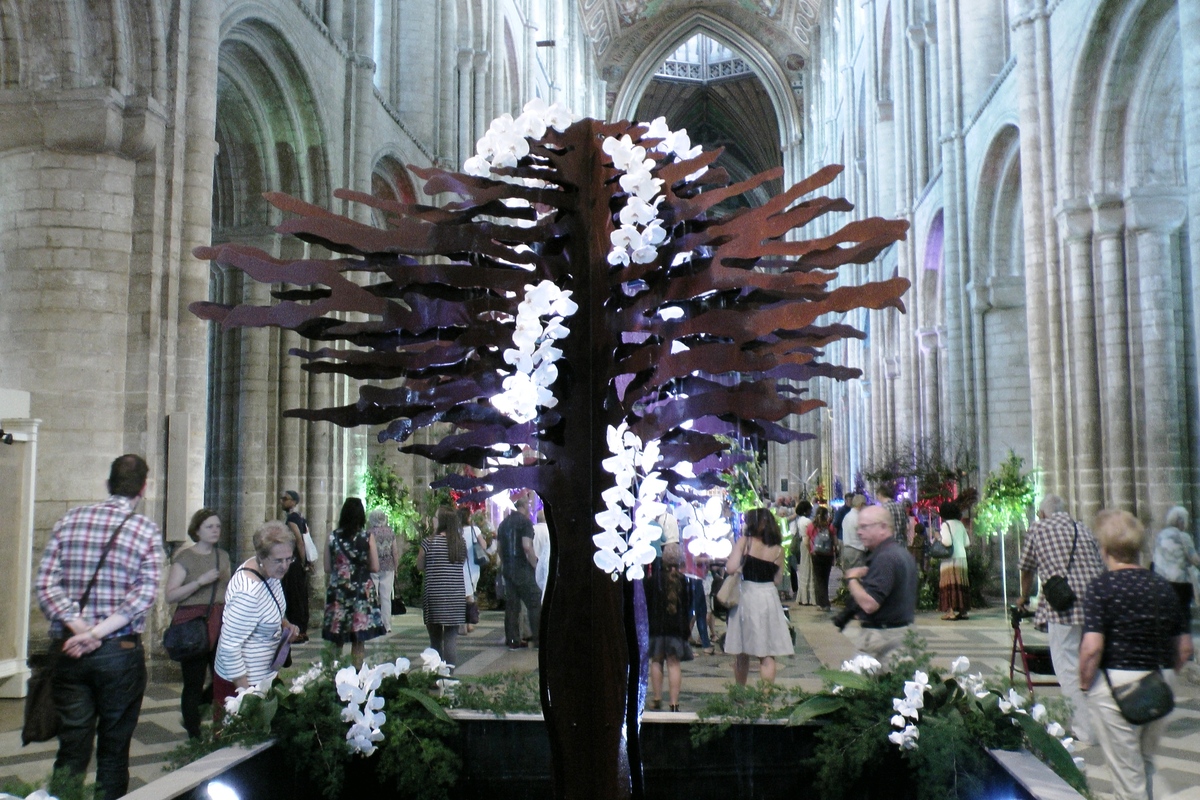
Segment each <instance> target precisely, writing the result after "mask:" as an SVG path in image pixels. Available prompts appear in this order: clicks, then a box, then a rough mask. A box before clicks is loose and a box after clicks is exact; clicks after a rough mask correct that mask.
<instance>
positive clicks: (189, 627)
mask: <svg viewBox="0 0 1200 800" xmlns="http://www.w3.org/2000/svg"><path fill="white" fill-rule="evenodd" d="M213 557H214V558H215V559H216V562H217V569H218V570H220V569H221V554H220V552H219V551H218V550H217V548H216V547H213ZM219 582H220V579H218V580H215V581H213V585H212V596H211V597H209V599H208V609H207V610H206V611H205V612H204V616H203V617H195V618H193V619H189V620H188V621H187V622H179V623H174V622H173V623H171V624H170V625H168V626H167V629H166V630H165V631H163V636H162V643H163V649H164V650H166V651H167V655H168V656H170V657H171V660H172V661H189V660H191V659H193V658H198V657H199V656H206V655H208V651H209V649H210V648H209V646H208V616H209V615H210V614H212V607H213V603H215V602H216V600H217V583H219Z"/></svg>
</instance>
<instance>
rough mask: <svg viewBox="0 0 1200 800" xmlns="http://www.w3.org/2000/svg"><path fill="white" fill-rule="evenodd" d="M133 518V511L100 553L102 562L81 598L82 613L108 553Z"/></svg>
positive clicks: (97, 565) (126, 516)
mask: <svg viewBox="0 0 1200 800" xmlns="http://www.w3.org/2000/svg"><path fill="white" fill-rule="evenodd" d="M132 516H133V512H132V511H130V512H129V513H128V514H126V515H125V519H123V520H121V524H120V525H118V526H117V529H116V530H115V531H113V535H112V536H110V537H108V542H107V543H106V544H105V545H104V549H103V550H101V551H100V562H99V563H98V564H96V571H95V572H93V573H92V579H91V580H90V581H88V585H87V588H86V589H84V590H83V596H82V597H80V598H79V610H80V611H83V607H84V606H86V605H87V601H88V600H89V599H90V598H91V596H92V589H93V588H94V587H95V585H96V578H98V577H100V570H102V569H104V562H105V561H107V560H108V553H109V551H110V550H112V546H113V544H115V543H116V541H117V537H118V536H120V535H121V530H122V529H123V528H124V527H125V523H126V522H129V518H130V517H132Z"/></svg>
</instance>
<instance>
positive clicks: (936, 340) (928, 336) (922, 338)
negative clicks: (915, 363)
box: [913, 327, 946, 356]
mask: <svg viewBox="0 0 1200 800" xmlns="http://www.w3.org/2000/svg"><path fill="white" fill-rule="evenodd" d="M945 332H946V331H945V329H944V328H941V327H934V328H917V330H916V331H914V332H913V336H915V337H916V339H917V345H918V346H919V347H920V348H921V354H922V355H926V356H927V355H929V354H931V353H936V352H937V351H938V349H939V348H940V347H941V346H942V336H943V335H944V334H945Z"/></svg>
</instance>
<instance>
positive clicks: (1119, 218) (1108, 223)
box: [1089, 194, 1125, 239]
mask: <svg viewBox="0 0 1200 800" xmlns="http://www.w3.org/2000/svg"><path fill="white" fill-rule="evenodd" d="M1089 201H1090V203H1091V206H1092V215H1093V217H1095V221H1094V223H1093V230H1094V231H1095V233H1096V236H1097V237H1098V238H1101V239H1104V238H1108V237H1111V236H1120V235H1121V232H1122V231H1123V230H1125V199H1124V198H1122V197H1121V196H1120V195H1119V194H1093V195H1092V196H1091V197H1090V198H1089Z"/></svg>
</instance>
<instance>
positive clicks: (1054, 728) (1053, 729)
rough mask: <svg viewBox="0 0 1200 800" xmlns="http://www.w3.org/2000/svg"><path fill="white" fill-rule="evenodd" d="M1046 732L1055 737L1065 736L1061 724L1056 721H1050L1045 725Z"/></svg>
mask: <svg viewBox="0 0 1200 800" xmlns="http://www.w3.org/2000/svg"><path fill="white" fill-rule="evenodd" d="M1046 733H1048V734H1050V735H1051V736H1053V737H1054V738H1055V739H1058V738H1060V737H1062V736H1065V735H1066V733H1067V731H1066V730H1065V729H1064V728H1063V726H1062V725H1059V724H1058V723H1057V722H1051V723H1050V724H1049V725H1047V726H1046Z"/></svg>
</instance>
